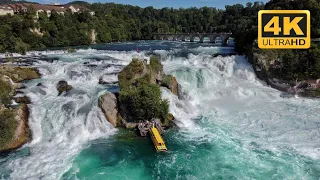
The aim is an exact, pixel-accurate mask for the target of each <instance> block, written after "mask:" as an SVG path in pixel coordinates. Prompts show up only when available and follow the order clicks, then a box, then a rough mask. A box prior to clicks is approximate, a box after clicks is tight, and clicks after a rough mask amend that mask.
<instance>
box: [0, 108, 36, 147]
mask: <svg viewBox="0 0 320 180" xmlns="http://www.w3.org/2000/svg"><path fill="white" fill-rule="evenodd" d="M1 116H2V117H6V119H5V121H6V123H5V124H3V125H10V126H8V128H6V129H5V130H4V129H2V131H3V132H2V133H4V134H2V135H3V136H4V137H1V138H5V139H1V143H2V144H0V152H3V151H11V150H14V149H17V148H19V147H21V146H22V145H24V144H25V143H26V142H28V141H30V139H31V132H30V129H29V126H28V118H29V109H28V107H27V105H25V104H21V105H20V106H19V107H18V108H17V109H11V110H10V109H6V110H2V112H1ZM9 127H10V128H9Z"/></svg>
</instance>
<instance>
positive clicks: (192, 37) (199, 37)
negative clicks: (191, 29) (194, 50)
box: [190, 34, 202, 42]
mask: <svg viewBox="0 0 320 180" xmlns="http://www.w3.org/2000/svg"><path fill="white" fill-rule="evenodd" d="M196 38H197V39H199V42H201V38H202V37H201V36H199V35H197V34H196V35H192V36H190V42H195V39H196Z"/></svg>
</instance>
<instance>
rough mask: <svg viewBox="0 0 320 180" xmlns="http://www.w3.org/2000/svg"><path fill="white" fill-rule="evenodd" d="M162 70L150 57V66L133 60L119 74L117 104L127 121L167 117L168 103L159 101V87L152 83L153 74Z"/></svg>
mask: <svg viewBox="0 0 320 180" xmlns="http://www.w3.org/2000/svg"><path fill="white" fill-rule="evenodd" d="M151 62H152V63H151ZM150 67H151V68H150ZM162 69H163V67H162V65H161V63H160V61H159V60H158V59H156V58H155V57H152V58H151V60H150V66H147V65H146V64H144V63H143V62H142V61H141V60H138V59H133V60H132V62H131V63H130V64H129V65H128V66H127V67H125V68H124V69H123V70H122V71H121V72H120V73H119V76H118V77H119V86H120V92H119V104H120V108H121V112H122V114H123V115H124V117H125V118H126V119H127V121H131V122H137V121H139V120H150V119H152V118H160V119H166V118H167V117H168V111H169V104H168V101H167V100H162V99H161V90H160V86H159V85H158V84H156V83H153V82H155V80H154V79H153V78H154V76H152V74H153V73H154V72H158V71H162Z"/></svg>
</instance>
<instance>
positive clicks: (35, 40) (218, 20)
mask: <svg viewBox="0 0 320 180" xmlns="http://www.w3.org/2000/svg"><path fill="white" fill-rule="evenodd" d="M76 3H77V4H81V5H82V6H86V7H87V8H88V9H90V10H93V11H95V16H91V15H90V14H89V13H87V12H83V13H79V14H76V13H75V14H72V13H71V12H66V13H65V14H64V15H60V14H58V13H56V12H52V14H51V16H50V17H49V18H48V17H47V15H46V14H45V13H43V14H41V13H40V15H39V19H37V20H35V19H34V16H35V12H34V11H33V10H32V8H31V7H30V8H29V11H28V13H26V14H19V15H14V16H2V17H0V38H1V39H0V52H5V51H19V52H22V53H23V52H25V51H26V50H27V49H30V48H44V47H56V46H73V45H87V44H90V43H91V40H92V39H91V35H92V30H93V29H94V30H95V33H96V35H97V36H96V43H108V42H112V41H130V40H141V39H144V40H148V39H152V33H180V32H183V33H190V32H191V33H192V32H199V33H203V32H233V33H235V35H236V36H237V35H240V34H241V32H243V31H245V30H246V29H247V28H248V27H250V28H251V27H252V26H254V25H255V24H256V23H257V13H258V11H259V10H260V9H262V8H263V7H264V5H263V3H261V2H255V3H248V4H247V5H246V6H243V5H240V4H236V5H233V6H226V10H218V9H216V8H211V7H203V8H187V9H183V8H180V9H173V8H162V9H154V8H153V7H146V8H140V7H138V6H131V5H121V4H114V3H105V4H102V3H94V4H88V3H85V2H76ZM35 30H36V32H37V33H34V32H31V31H35ZM239 47H241V46H239Z"/></svg>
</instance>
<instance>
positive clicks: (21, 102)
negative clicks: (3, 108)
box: [13, 96, 31, 104]
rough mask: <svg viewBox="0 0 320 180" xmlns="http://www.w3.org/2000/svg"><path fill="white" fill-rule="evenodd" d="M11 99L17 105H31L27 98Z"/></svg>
mask: <svg viewBox="0 0 320 180" xmlns="http://www.w3.org/2000/svg"><path fill="white" fill-rule="evenodd" d="M13 99H14V101H15V102H16V103H19V104H30V103H31V101H30V98H29V97H27V96H21V97H14V98H13Z"/></svg>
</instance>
